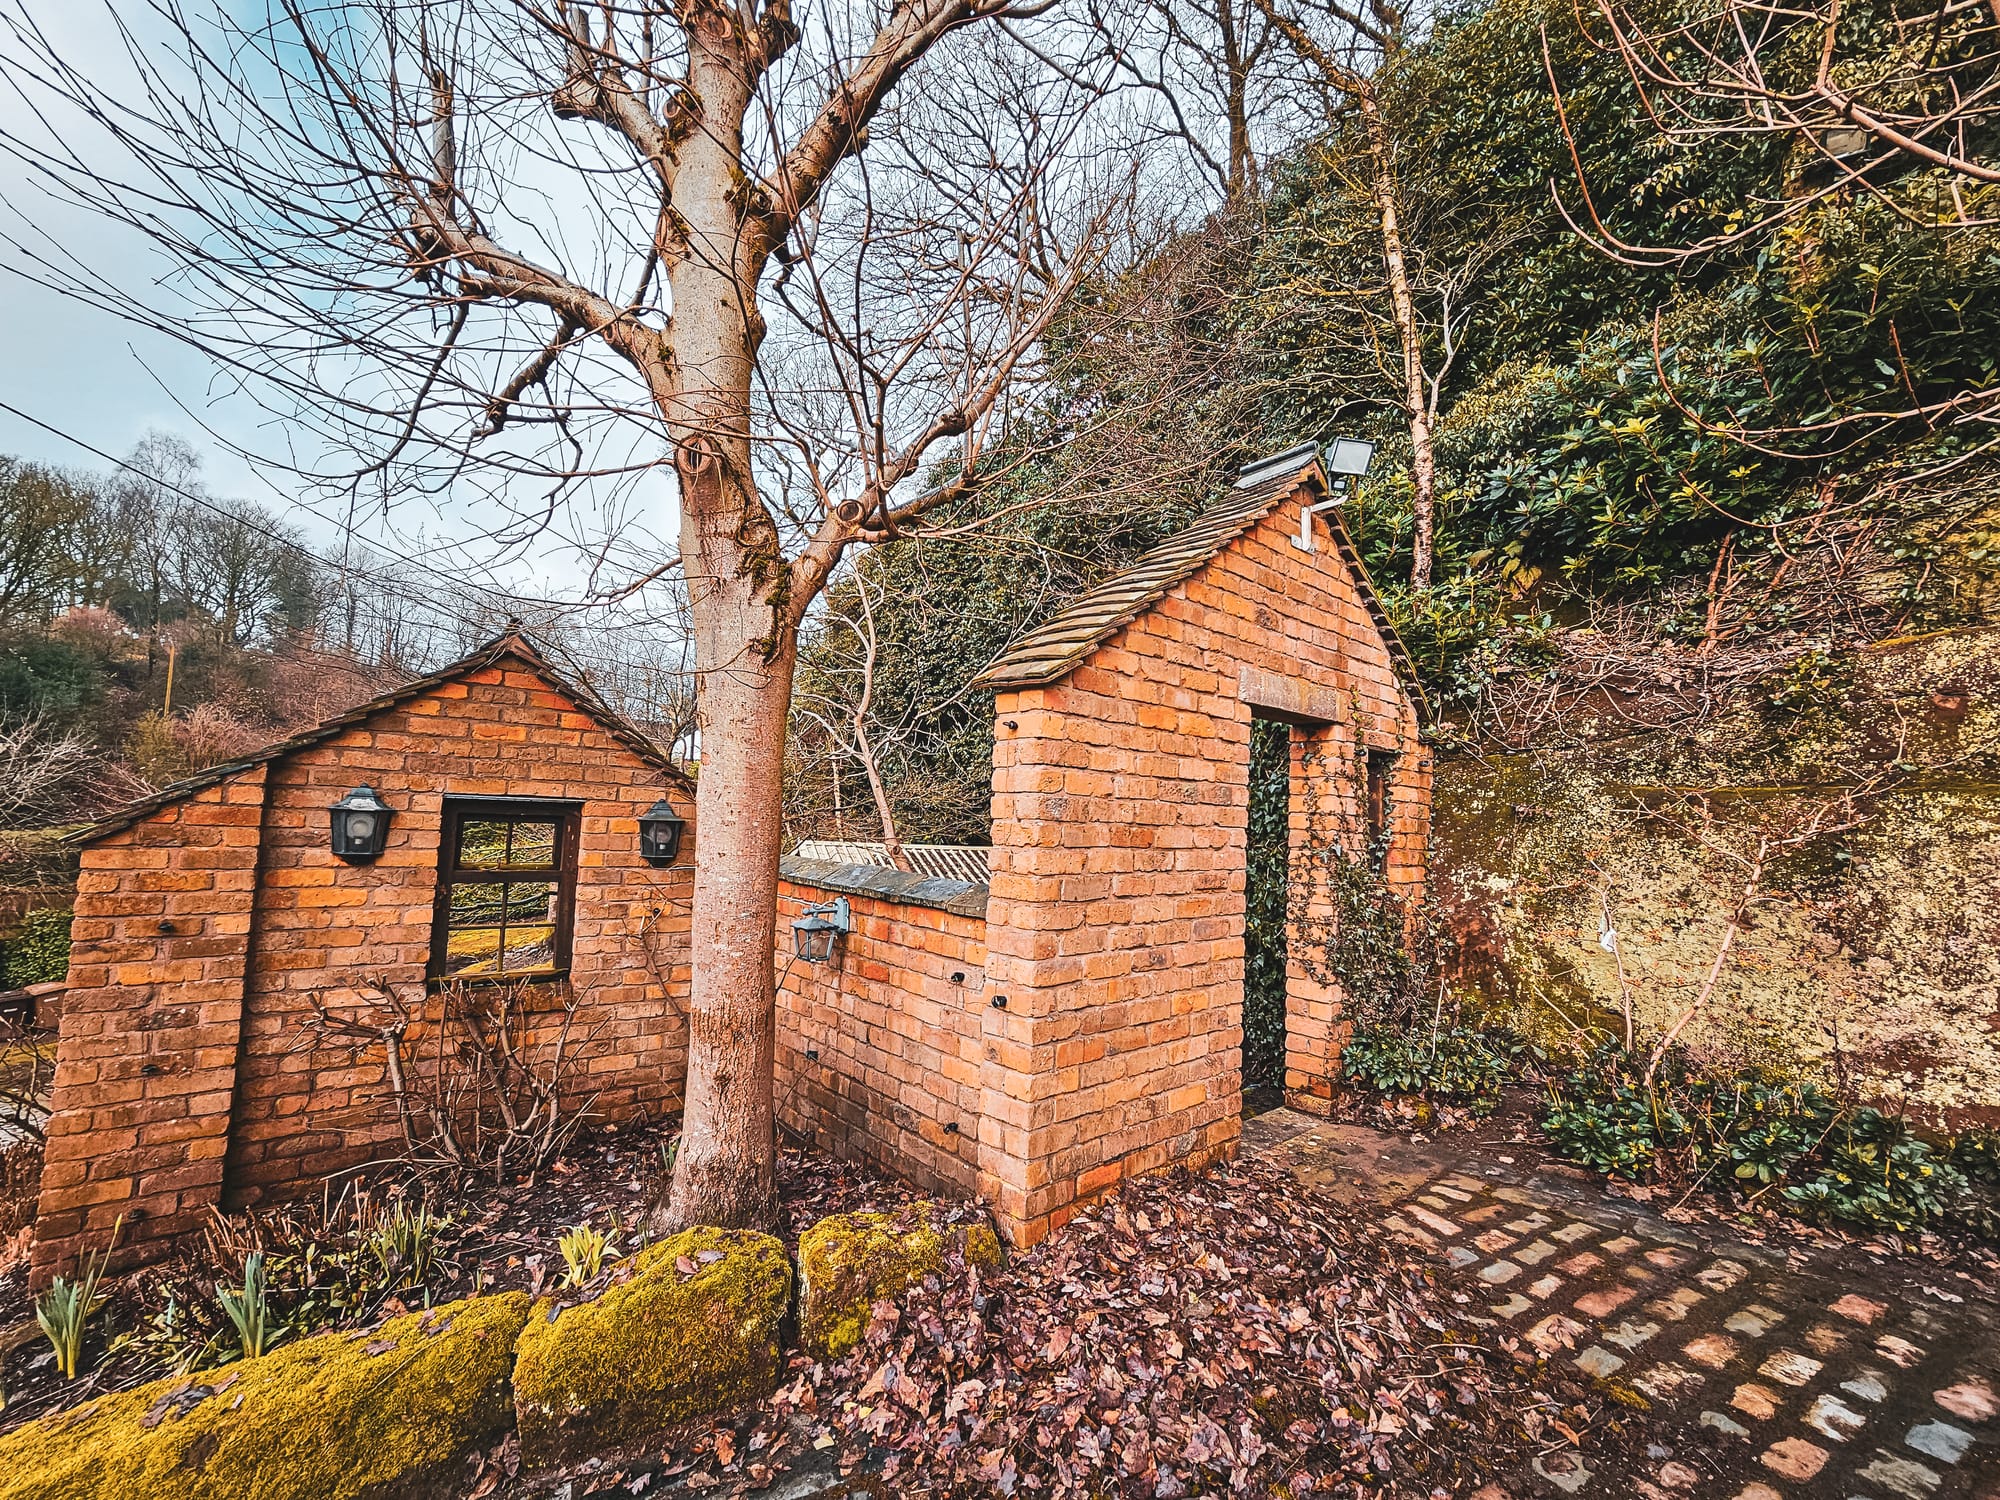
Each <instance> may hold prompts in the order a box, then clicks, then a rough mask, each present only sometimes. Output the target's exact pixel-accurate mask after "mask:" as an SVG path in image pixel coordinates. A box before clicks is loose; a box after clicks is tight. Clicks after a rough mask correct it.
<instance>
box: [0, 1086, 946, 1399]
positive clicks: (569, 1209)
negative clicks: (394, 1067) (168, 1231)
mask: <svg viewBox="0 0 2000 1500" xmlns="http://www.w3.org/2000/svg"><path fill="white" fill-rule="evenodd" d="M678 1129H679V1122H678V1121H670V1122H666V1123H663V1124H661V1125H657V1126H649V1127H642V1128H638V1129H629V1130H625V1131H615V1130H603V1131H598V1132H594V1133H592V1134H590V1135H587V1136H583V1137H580V1138H579V1139H578V1140H577V1141H576V1142H574V1143H573V1144H572V1145H571V1147H570V1149H569V1150H568V1151H567V1152H566V1153H565V1154H564V1155H563V1156H561V1157H559V1158H558V1159H557V1160H556V1161H555V1162H554V1163H553V1164H552V1165H551V1166H550V1167H549V1168H547V1169H546V1170H543V1171H540V1172H537V1173H535V1174H534V1175H532V1176H529V1177H524V1178H521V1179H519V1180H517V1181H514V1182H510V1183H505V1184H495V1183H494V1182H493V1181H492V1179H491V1177H490V1176H485V1177H476V1176H472V1175H469V1174H468V1175H466V1176H462V1177H460V1178H458V1179H457V1180H455V1181H445V1180H441V1179H439V1178H437V1177H435V1176H433V1177H432V1178H430V1179H429V1182H428V1187H427V1188H426V1186H425V1184H424V1182H423V1181H422V1180H418V1179H414V1178H412V1177H411V1175H410V1174H409V1173H408V1172H407V1171H403V1170H399V1169H395V1168H385V1169H383V1170H381V1171H380V1172H378V1173H376V1174H373V1175H372V1176H370V1175H361V1176H356V1177H353V1178H349V1179H345V1180H343V1181H342V1182H341V1183H340V1184H338V1185H330V1186H329V1187H328V1189H327V1190H326V1193H325V1194H324V1196H323V1197H322V1198H320V1199H317V1200H311V1201H308V1202H304V1203H295V1204H291V1205H287V1206H284V1207H280V1208H274V1209H269V1210H262V1211H259V1212H257V1213H254V1214H250V1215H234V1216H231V1217H230V1219H229V1220H228V1221H226V1223H218V1224H217V1225H216V1226H215V1227H214V1229H213V1230H212V1231H211V1233H210V1235H209V1237H208V1239H209V1243H208V1244H206V1245H203V1244H195V1245H193V1246H190V1247H189V1248H188V1249H187V1250H184V1251H183V1252H181V1253H180V1254H178V1255H176V1256H175V1257H173V1258H172V1259H170V1260H168V1261H166V1262H165V1263H163V1264H161V1265H158V1266H153V1267H148V1268H146V1269H143V1270H140V1271H136V1272H134V1273H132V1274H130V1275H128V1276H124V1277H120V1278H117V1279H115V1280H112V1281H107V1282H106V1283H105V1287H104V1292H105V1294H106V1296H107V1297H108V1299H109V1300H108V1301H107V1302H106V1304H105V1306H104V1308H103V1309H102V1310H101V1311H100V1312H99V1313H98V1314H97V1316H96V1318H95V1319H93V1320H92V1333H91V1335H90V1337H89V1339H88V1341H87V1343H86V1346H85V1363H86V1365H87V1366H88V1367H89V1373H88V1374H87V1375H85V1376H84V1377H83V1378H81V1379H79V1380H76V1381H74V1382H71V1381H65V1380H63V1379H62V1378H61V1376H60V1374H59V1373H58V1372H57V1370H56V1368H55V1360H54V1356H53V1351H51V1349H50V1348H49V1345H48V1341H47V1340H46V1339H44V1338H43V1337H42V1336H41V1333H40V1331H39V1330H38V1329H37V1328H36V1327H35V1323H34V1309H33V1305H32V1302H31V1299H30V1298H29V1296H28V1290H27V1268H26V1266H25V1264H21V1265H16V1266H15V1267H13V1268H12V1269H11V1270H10V1271H8V1272H7V1274H5V1275H4V1276H0V1308H4V1309H6V1315H5V1317H4V1318H0V1390H4V1391H5V1393H6V1405H5V1409H4V1411H0V1432H4V1431H7V1430H9V1429H11V1428H13V1427H16V1426H18V1425H19V1424H20V1423H22V1422H25V1421H29V1420H31V1419H33V1418H35V1417H39V1416H43V1415H46V1414H47V1413H49V1412H51V1411H56V1410H60V1409H61V1408H63V1407H67V1406H74V1405H76V1404H78V1403H79V1402H83V1401H88V1400H90V1399H91V1398H92V1397H95V1396H100V1395H103V1394H105V1393H106V1392H109V1391H118V1390H125V1389H128V1388H130V1387H132V1386H135V1385H140V1384H143V1383H144V1382H146V1381H148V1380H154V1379H157V1378H159V1377H160V1376H162V1375H165V1374H169V1373H171V1372H172V1368H173V1363H172V1361H173V1356H174V1355H175V1354H176V1353H182V1352H185V1351H186V1350H188V1349H189V1348H192V1347H198V1346H199V1345H200V1343H201V1342H202V1340H201V1338H200V1337H199V1336H197V1335H198V1333H200V1332H208V1333H218V1332H220V1331H221V1330H222V1329H223V1328H225V1326H226V1324H225V1322H224V1319H223V1316H222V1313H221V1311H220V1308H219V1306H218V1305H217V1304H216V1302H215V1295H214V1289H215V1284H216V1283H217V1282H221V1283H223V1284H225V1285H227V1284H229V1283H232V1282H234V1283H236V1284H238V1285H240V1284H241V1277H242V1255H243V1253H244V1251H246V1250H248V1249H251V1248H255V1247H257V1246H259V1245H261V1246H262V1247H263V1248H265V1249H266V1250H267V1252H268V1254H269V1256H270V1258H271V1264H272V1266H273V1268H274V1270H273V1275H272V1294H271V1295H272V1301H273V1304H274V1306H275V1307H276V1308H277V1309H278V1311H279V1312H280V1313H281V1314H283V1315H284V1316H286V1317H287V1318H288V1319H295V1318H296V1317H297V1314H298V1313H299V1312H300V1311H301V1304H304V1303H308V1302H309V1303H311V1305H312V1307H313V1309H314V1311H313V1313H312V1315H311V1316H310V1317H309V1318H306V1319H304V1320H302V1321H304V1322H307V1323H310V1324H312V1325H314V1326H312V1327H310V1328H309V1329H308V1328H303V1327H302V1328H300V1329H299V1331H300V1332H306V1331H312V1332H319V1331H324V1330H326V1329H336V1328H356V1327H368V1326H372V1325H373V1324H375V1323H378V1322H380V1321H382V1320H383V1319H385V1318H389V1317H394V1316H396V1315H398V1314H399V1313H402V1312H406V1311H411V1310H414V1309H417V1308H421V1307H423V1306H425V1305H427V1304H428V1303H432V1302H442V1301H449V1300H451V1299H453V1298H457V1297H463V1296H466V1295H468V1294H470V1293H471V1292H473V1291H474V1290H480V1291H509V1290H514V1289H519V1290H522V1291H527V1292H530V1293H535V1294H540V1293H543V1292H545V1291H553V1290H554V1289H556V1288H557V1286H558V1285H559V1284H560V1282H561V1281H562V1279H563V1276H564V1272H565V1265H564V1261H563V1257H562V1255H561V1253H560V1252H559V1250H558V1249H557V1244H556V1242H557V1239H558V1238H559V1237H560V1236H561V1234H562V1232H563V1231H564V1230H565V1229H568V1228H570V1227H571V1226H573V1225H577V1224H584V1223H588V1224H591V1225H593V1226H595V1227H597V1228H598V1229H600V1230H605V1231H608V1232H609V1233H610V1234H611V1236H612V1238H613V1240H614V1242H615V1244H616V1246H617V1248H618V1249H619V1250H620V1251H621V1252H624V1251H630V1250H633V1249H635V1248H637V1247H638V1245H639V1244H640V1243H641V1242H642V1238H641V1237H642V1234H643V1226H644V1221H645V1216H646V1209H647V1206H648V1204H649V1203H650V1201H651V1197H652V1194H653V1191H654V1188H655V1185H656V1183H657V1181H658V1179H659V1176H660V1172H661V1165H662V1161H663V1159H664V1149H665V1147H666V1145H667V1143H668V1142H669V1141H670V1140H671V1139H672V1138H673V1136H674V1134H675V1133H676V1132H677V1131H678ZM778 1190H779V1212H780V1215H781V1219H780V1224H779V1226H778V1231H777V1232H778V1234H779V1236H780V1237H781V1238H782V1239H784V1241H785V1243H786V1248H787V1250H796V1248H797V1244H798V1237H799V1235H800V1234H801V1233H802V1232H803V1231H805V1230H806V1229H808V1228H810V1227H811V1226H812V1225H814V1224H815V1223H817V1222H818V1221H819V1220H821V1219H823V1218H825V1217H826V1216H827V1215H828V1214H833V1213H845V1212H849V1211H851V1210H855V1209H895V1208H899V1207H901V1206H902V1205H903V1204H904V1203H907V1202H909V1201H910V1200H911V1199H912V1198H914V1197H915V1196H917V1195H916V1194H914V1193H913V1192H911V1191H910V1190H909V1189H907V1188H904V1187H902V1186H900V1185H899V1184H896V1183H893V1182H889V1181H886V1180H884V1179H881V1178H878V1177H874V1176H872V1175H870V1174H868V1173H866V1172H863V1171H861V1170H859V1169H857V1168H854V1167H851V1166H849V1165H847V1164H846V1163H843V1162H838V1161H834V1160H832V1159H831V1158H828V1157H824V1156H820V1155H818V1154H816V1153H812V1152H806V1151H801V1150H796V1149H787V1150H784V1151H782V1152H781V1153H780V1154H779V1161H778ZM399 1200H401V1201H403V1202H407V1203H412V1204H414V1203H417V1202H427V1203H428V1205H429V1208H430V1212H431V1213H432V1215H434V1216H436V1217H437V1223H436V1227H435V1229H434V1230H433V1234H432V1247H431V1254H430V1262H429V1266H428V1269H427V1270H426V1271H425V1273H424V1274H423V1275H422V1277H421V1278H414V1277H400V1278H399V1277H397V1276H395V1275H392V1274H387V1273H384V1272H382V1271H381V1268H380V1267H378V1266H376V1265H375V1264H374V1262H373V1261H372V1258H371V1257H370V1255H369V1254H368V1252H366V1251H365V1250H364V1249H361V1248H359V1236H358V1232H357V1230H358V1224H359V1221H361V1220H364V1219H365V1218H366V1216H367V1214H368V1213H371V1212H376V1213H379V1212H380V1211H381V1210H383V1209H385V1208H393V1207H394V1206H395V1205H396V1204H397V1203H398V1201H399ZM309 1244H310V1245H311V1246H313V1247H314V1250H315V1259H316V1260H319V1261H324V1260H325V1259H326V1253H327V1251H328V1250H329V1249H345V1250H346V1251H348V1252H349V1253H350V1254H351V1256H352V1259H353V1260H354V1261H355V1262H357V1263H358V1264H359V1266H360V1268H361V1270H362V1272H363V1273H364V1276H365V1277H366V1278H372V1279H370V1280H367V1281H366V1283H365V1284H363V1285H361V1286H359V1287H358V1288H356V1287H347V1288H342V1287H340V1286H339V1285H338V1282H339V1280H340V1278H335V1277H329V1276H327V1275H326V1274H324V1273H322V1274H321V1275H320V1276H319V1277H318V1278H316V1280H315V1281H314V1283H313V1289H312V1290H310V1291H306V1290H303V1289H302V1286H303V1283H304V1281H305V1278H304V1277H302V1276H295V1277H292V1278H291V1281H290V1282H288V1280H287V1276H286V1274H285V1273H284V1272H283V1271H282V1270H281V1269H279V1267H280V1264H281V1259H282V1257H285V1256H288V1255H289V1256H292V1257H293V1259H294V1260H297V1259H298V1258H300V1257H302V1255H303V1251H304V1248H305V1246H307V1245H309ZM577 1295H579V1296H581V1295H586V1293H583V1292H579V1293H578V1294H577ZM329 1297H331V1298H338V1299H341V1300H340V1301H339V1303H338V1305H331V1306H330V1305H328V1302H327V1300H326V1299H327V1298H329ZM170 1298H171V1299H172V1300H173V1302H174V1303H175V1304H176V1307H177V1313H176V1316H178V1317H180V1318H181V1319H182V1320H183V1324H182V1326H183V1328H187V1327H191V1328H193V1329H194V1330H196V1331H197V1335H188V1334H183V1335H182V1336H181V1337H180V1338H179V1339H178V1340H175V1339H172V1338H169V1337H167V1336H165V1335H163V1334H162V1333H161V1332H160V1330H159V1328H158V1320H159V1319H160V1318H161V1317H162V1316H163V1315H164V1314H165V1311H166V1308H167V1306H168V1302H169V1299H170ZM329 1314H331V1316H328V1315H329ZM121 1336H123V1337H124V1342H123V1343H122V1344H120V1346H119V1347H117V1348H111V1347H109V1346H110V1345H111V1344H113V1343H115V1342H117V1341H118V1340H119V1339H120V1337H121ZM233 1352H234V1349H233V1345H230V1344H228V1342H227V1340H226V1339H225V1340H224V1342H223V1344H222V1345H221V1346H218V1347H217V1348H216V1349H214V1350H213V1351H212V1354H211V1356H210V1357H208V1358H205V1359H203V1360H202V1361H201V1362H202V1363H203V1364H205V1365H206V1364H214V1363H217V1362H218V1358H217V1356H227V1355H230V1354H233Z"/></svg>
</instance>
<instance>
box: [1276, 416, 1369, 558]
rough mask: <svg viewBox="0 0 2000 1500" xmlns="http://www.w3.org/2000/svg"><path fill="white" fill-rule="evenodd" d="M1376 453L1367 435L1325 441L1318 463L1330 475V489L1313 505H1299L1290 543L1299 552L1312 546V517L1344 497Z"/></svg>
mask: <svg viewBox="0 0 2000 1500" xmlns="http://www.w3.org/2000/svg"><path fill="white" fill-rule="evenodd" d="M1374 457H1375V445H1374V444H1373V443H1371V442H1370V441H1369V440H1368V439H1367V438H1335V439H1334V440H1333V441H1332V442H1330V443H1328V444H1327V445H1326V452H1325V453H1324V454H1323V455H1322V456H1321V459H1320V466H1321V467H1322V468H1324V469H1325V470H1326V472H1327V473H1328V474H1329V475H1331V476H1332V478H1333V491H1334V492H1333V493H1332V494H1331V495H1329V496H1328V497H1327V498H1326V499H1324V500H1322V501H1320V502H1319V503H1318V504H1316V505H1301V506H1300V507H1299V534H1298V535H1297V536H1295V537H1293V538H1292V545H1293V546H1294V547H1296V548H1298V549H1299V551H1301V552H1310V551H1312V550H1313V517H1314V516H1315V515H1317V514H1318V513H1319V512H1321V511H1323V510H1332V509H1333V508H1334V507H1335V506H1337V505H1339V504H1340V503H1341V502H1342V501H1343V500H1345V499H1346V498H1347V491H1348V490H1349V489H1350V488H1352V486H1353V481H1354V480H1356V479H1359V478H1360V477H1361V476H1362V475H1363V474H1366V473H1367V472H1368V464H1369V461H1370V460H1371V459H1373V458H1374Z"/></svg>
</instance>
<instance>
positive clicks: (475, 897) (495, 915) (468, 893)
mask: <svg viewBox="0 0 2000 1500" xmlns="http://www.w3.org/2000/svg"><path fill="white" fill-rule="evenodd" d="M506 911H507V887H506V886H504V885H455V886H453V887H452V888H451V911H450V915H449V918H448V925H449V926H450V928H451V930H452V931H453V932H456V931H458V930H459V928H461V927H498V926H499V925H500V924H501V923H502V922H503V921H505V920H506Z"/></svg>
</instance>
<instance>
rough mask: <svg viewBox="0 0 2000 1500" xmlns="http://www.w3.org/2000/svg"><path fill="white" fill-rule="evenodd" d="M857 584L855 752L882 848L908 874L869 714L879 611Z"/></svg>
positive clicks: (862, 584) (864, 581) (863, 584)
mask: <svg viewBox="0 0 2000 1500" xmlns="http://www.w3.org/2000/svg"><path fill="white" fill-rule="evenodd" d="M855 583H856V592H857V593H858V594H859V595H860V596H861V623H862V628H863V629H864V630H865V631H867V638H866V639H865V640H864V641H863V642H862V650H861V696H860V697H859V698H857V699H856V700H855V704H854V720H853V726H854V749H855V752H856V753H857V754H858V755H859V756H860V757H861V769H862V770H863V771H864V772H865V773H866V774H867V776H868V795H869V796H871V797H873V798H874V799H875V816H876V817H878V818H880V819H881V821H882V847H883V848H884V849H885V850H887V851H888V855H889V860H890V862H891V863H892V864H894V865H895V867H896V868H897V869H899V870H907V869H909V868H910V857H909V855H907V854H905V853H904V852H903V841H902V839H901V838H900V837H898V835H897V833H896V810H895V808H894V807H892V806H891V805H890V803H889V789H888V788H887V787H886V786H884V785H883V784H882V765H881V762H880V761H879V760H878V759H877V757H876V755H875V746H874V744H873V742H872V741H870V739H869V738H868V710H869V708H870V707H871V706H872V705H873V704H874V702H875V607H874V606H873V605H872V604H870V603H869V602H868V580H867V579H865V578H859V579H856V580H855Z"/></svg>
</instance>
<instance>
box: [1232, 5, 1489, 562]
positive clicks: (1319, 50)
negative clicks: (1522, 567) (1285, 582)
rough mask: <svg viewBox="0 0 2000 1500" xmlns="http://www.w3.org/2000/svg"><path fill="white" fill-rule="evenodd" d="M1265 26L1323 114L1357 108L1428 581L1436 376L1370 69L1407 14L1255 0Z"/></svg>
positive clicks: (1397, 42) (1393, 46)
mask: <svg viewBox="0 0 2000 1500" xmlns="http://www.w3.org/2000/svg"><path fill="white" fill-rule="evenodd" d="M1257 5H1258V6H1259V8H1260V9H1262V10H1263V12H1264V14H1265V15H1266V16H1268V17H1269V18H1270V21H1271V24H1272V26H1273V27H1275V28H1276V29H1277V30H1278V31H1279V32H1280V33H1281V34H1282V35H1283V36H1284V38H1285V40H1286V41H1287V42H1289V43H1290V44H1291V46H1292V47H1293V49H1294V50H1295V51H1296V52H1297V54H1298V56H1299V57H1300V59H1301V60H1303V61H1304V62H1305V63H1306V64H1307V66H1308V67H1309V68H1311V69H1312V70H1313V71H1314V72H1315V73H1316V74H1317V82H1318V84H1319V87H1320V88H1321V90H1322V91H1324V93H1325V94H1326V95H1327V96H1328V107H1329V113H1331V112H1332V110H1333V108H1334V107H1335V106H1336V104H1339V103H1345V104H1349V105H1351V106H1352V107H1353V108H1354V109H1356V110H1358V111H1359V112H1360V115H1361V122H1362V126H1363V130H1364V132H1365V136H1366V139H1367V142H1368V163H1369V169H1370V170H1369V192H1370V196H1371V197H1372V198H1373V200H1374V204H1375V227H1376V232H1377V235H1378V237H1379V238H1380V241H1381V246H1382V266H1383V270H1384V272H1385V273H1386V276H1387V279H1388V290H1389V315H1390V318H1391V320H1392V321H1393V323H1394V326H1395V330H1396V344H1397V352H1398V353H1399V354H1400V356H1401V359H1400V361H1399V364H1400V368H1399V369H1398V370H1397V371H1396V372H1395V373H1396V376H1397V377H1398V378H1397V379H1396V382H1395V384H1396V389H1397V394H1398V396H1399V397H1400V398H1401V404H1402V407H1403V414H1404V419H1405V421H1406V422H1407V423H1408V425H1409V431H1410V488H1411V512H1412V516H1411V519H1412V522H1413V533H1414V534H1413V536H1412V538H1411V544H1410V587H1411V588H1413V589H1418V590H1422V589H1428V588H1429V587H1430V585H1431V559H1432V555H1433V553H1434V551H1435V538H1436V510H1437V458H1436V452H1435V448H1434V446H1433V444H1432V441H1431V430H1432V428H1433V427H1434V426H1435V424H1436V421H1437V395H1438V386H1439V381H1440V379H1441V375H1442V372H1440V377H1439V379H1433V378H1432V377H1431V375H1430V374H1429V373H1428V372H1427V371H1426V369H1425V363H1424V328H1423V324H1422V322H1421V321H1420V320H1419V318H1418V315H1417V302H1416V296H1415V294H1414V293H1413V291H1412V289H1411V288H1412V276H1411V270H1410V259H1411V257H1410V254H1409V249H1408V246H1407V243H1406V239H1405V232H1404V215H1403V203H1402V187H1401V183H1400V181H1399V172H1398V166H1397V161H1396V147H1395V139H1394V136H1393V134H1392V132H1391V130H1390V127H1389V123H1388V121H1387V120H1386V119H1385V118H1384V117H1383V114H1382V96H1381V92H1380V90H1379V89H1378V88H1377V86H1376V82H1375V76H1374V73H1375V69H1376V67H1378V66H1379V65H1380V63H1381V61H1382V60H1383V59H1386V58H1389V57H1392V56H1394V55H1395V54H1396V53H1397V52H1398V51H1400V50H1401V49H1402V47H1403V45H1404V43H1405V41H1406V40H1407V33H1406V27H1407V24H1408V17H1407V14H1406V12H1404V11H1403V10H1402V9H1401V8H1399V7H1398V6H1396V5H1395V4H1393V3H1391V0H1365V3H1361V4H1357V5H1354V6H1349V5H1346V4H1344V3H1342V0H1298V3H1296V4H1292V3H1289V0H1257ZM1443 331H1444V335H1445V353H1444V356H1443V357H1444V360H1445V363H1446V364H1447V365H1449V363H1450V359H1451V353H1452V349H1451V335H1452V322H1451V315H1450V310H1449V304H1448V303H1447V308H1446V312H1445V316H1444V319H1443Z"/></svg>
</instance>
